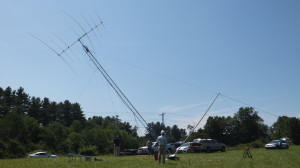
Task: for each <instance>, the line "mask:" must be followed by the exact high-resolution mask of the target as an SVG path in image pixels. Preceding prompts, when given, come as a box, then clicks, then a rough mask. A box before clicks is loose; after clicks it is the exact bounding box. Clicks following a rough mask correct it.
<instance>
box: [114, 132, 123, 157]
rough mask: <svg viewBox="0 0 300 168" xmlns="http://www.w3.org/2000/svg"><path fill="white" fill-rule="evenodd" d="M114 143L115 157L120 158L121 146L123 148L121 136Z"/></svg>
mask: <svg viewBox="0 0 300 168" xmlns="http://www.w3.org/2000/svg"><path fill="white" fill-rule="evenodd" d="M113 143H114V156H120V146H121V139H120V138H119V136H116V138H115V139H114V140H113Z"/></svg>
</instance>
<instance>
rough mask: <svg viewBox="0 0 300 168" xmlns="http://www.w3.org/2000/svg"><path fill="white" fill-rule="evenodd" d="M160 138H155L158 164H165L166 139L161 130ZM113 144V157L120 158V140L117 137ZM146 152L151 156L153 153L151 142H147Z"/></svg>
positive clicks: (164, 133)
mask: <svg viewBox="0 0 300 168" xmlns="http://www.w3.org/2000/svg"><path fill="white" fill-rule="evenodd" d="M160 134H161V135H160V136H158V137H157V139H156V142H157V143H158V163H161V162H162V163H165V162H166V148H167V143H168V142H167V137H166V132H165V131H164V130H162V131H161V132H160ZM113 143H114V156H120V146H121V139H120V138H119V136H116V137H115V139H114V140H113ZM147 150H148V154H149V155H153V154H154V152H153V150H152V142H151V141H148V142H147Z"/></svg>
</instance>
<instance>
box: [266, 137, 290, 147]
mask: <svg viewBox="0 0 300 168" xmlns="http://www.w3.org/2000/svg"><path fill="white" fill-rule="evenodd" d="M265 148H266V149H288V148H289V144H288V142H287V141H286V140H285V139H280V140H273V141H271V142H269V143H267V144H266V145H265Z"/></svg>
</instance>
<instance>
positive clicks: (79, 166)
mask: <svg viewBox="0 0 300 168" xmlns="http://www.w3.org/2000/svg"><path fill="white" fill-rule="evenodd" d="M250 151H251V153H252V155H253V158H243V157H242V156H243V150H242V149H239V150H229V151H227V152H215V153H191V154H177V155H176V156H178V157H179V159H180V160H177V161H172V160H167V163H166V164H165V165H162V164H161V165H160V164H158V163H157V161H154V159H153V157H151V156H140V155H138V156H123V157H113V156H112V155H104V156H97V158H101V159H103V161H95V162H93V161H92V162H91V161H89V162H88V161H84V159H82V160H81V159H79V158H77V159H76V160H73V161H70V159H69V158H68V157H63V156H61V157H59V158H51V159H48V158H47V159H43V158H36V159H33V158H30V159H29V158H22V159H5V160H0V168H60V167H62V168H74V167H76V168H159V167H164V168H171V167H172V168H199V167H201V168H203V167H210V168H211V167H217V168H220V167H221V168H241V167H245V168H247V167H251V168H253V167H255V168H256V167H261V168H281V167H284V168H289V167H290V168H296V167H299V166H300V146H291V147H290V149H287V150H284V149H282V150H266V149H263V148H258V149H257V148H255V149H250Z"/></svg>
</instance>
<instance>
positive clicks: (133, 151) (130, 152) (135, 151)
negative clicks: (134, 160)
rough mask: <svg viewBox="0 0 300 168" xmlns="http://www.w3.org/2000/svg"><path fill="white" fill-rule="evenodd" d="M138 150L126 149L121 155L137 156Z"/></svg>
mask: <svg viewBox="0 0 300 168" xmlns="http://www.w3.org/2000/svg"><path fill="white" fill-rule="evenodd" d="M137 151H138V150H137V149H124V151H122V152H120V155H136V154H137Z"/></svg>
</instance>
